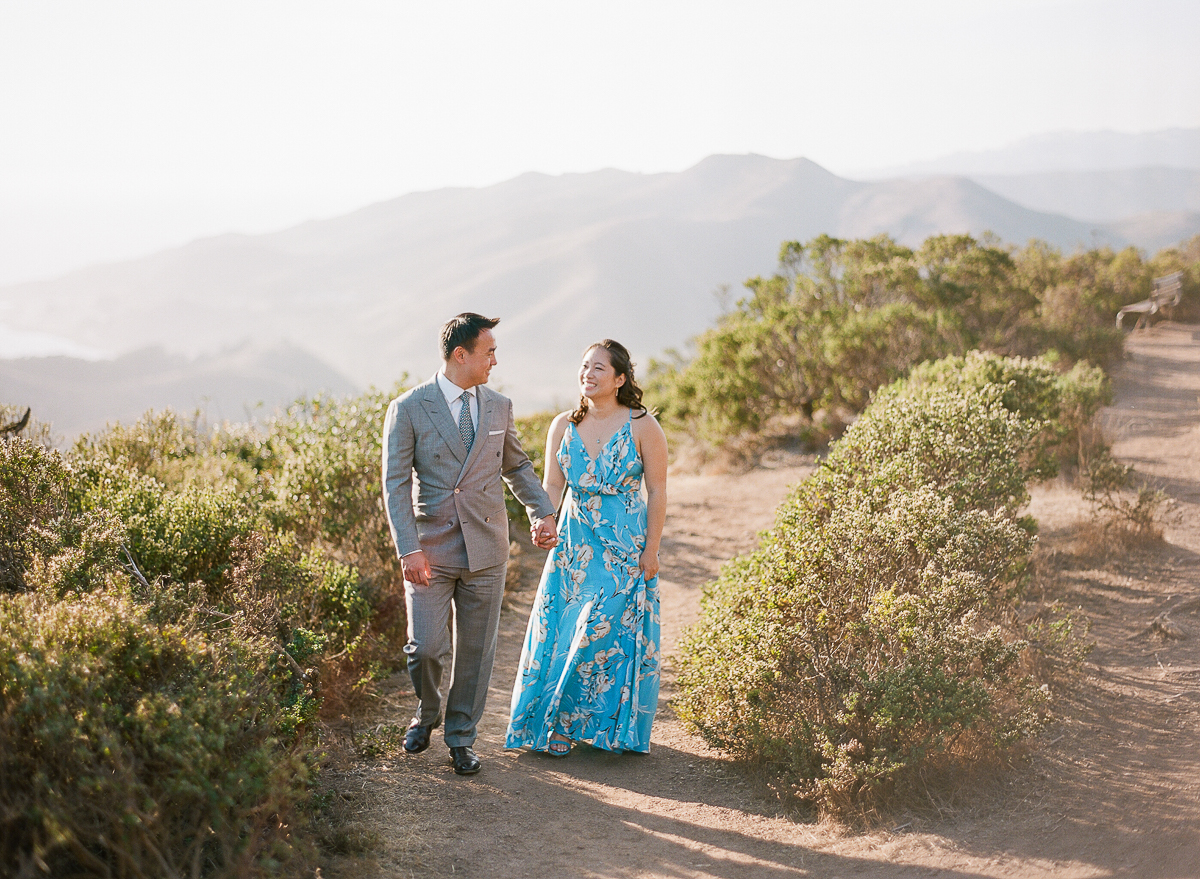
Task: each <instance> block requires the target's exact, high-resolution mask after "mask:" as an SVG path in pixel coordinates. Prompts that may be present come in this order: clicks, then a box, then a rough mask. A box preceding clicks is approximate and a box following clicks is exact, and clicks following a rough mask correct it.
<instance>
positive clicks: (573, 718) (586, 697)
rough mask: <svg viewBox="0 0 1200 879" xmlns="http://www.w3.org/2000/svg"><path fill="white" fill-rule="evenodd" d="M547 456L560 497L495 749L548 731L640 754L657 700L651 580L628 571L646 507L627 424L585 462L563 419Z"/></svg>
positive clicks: (542, 740) (544, 742) (638, 549)
mask: <svg viewBox="0 0 1200 879" xmlns="http://www.w3.org/2000/svg"><path fill="white" fill-rule="evenodd" d="M555 457H556V458H557V459H558V463H559V466H560V467H562V471H563V473H564V474H565V475H566V477H567V485H568V486H569V487H570V489H571V494H570V499H569V500H568V502H567V504H566V505H564V507H563V513H562V521H561V522H560V523H559V526H558V546H557V547H556V548H555V550H554V551H553V552H552V553H551V554H550V556H549V557H547V559H546V567H545V568H544V569H543V570H542V580H541V583H540V584H539V585H538V591H537V597H536V598H535V599H534V604H533V612H532V613H531V614H530V617H529V628H528V630H527V631H526V633H525V646H524V648H523V649H522V651H521V665H520V668H519V669H518V670H517V681H516V685H515V686H514V688H513V696H512V708H511V715H510V719H509V723H508V736H507V738H506V741H505V747H508V748H519V747H521V746H529V747H531V748H533V749H534V750H537V751H545V750H547V749H548V744H549V741H550V735H551V733H553V732H556V731H557V732H559V733H561V734H563V735H565V736H566V737H567V738H569V739H573V740H574V741H577V742H589V743H591V744H592V745H593V746H594V747H597V748H603V749H605V750H608V751H641V752H646V751H649V750H650V726H651V724H652V723H653V722H654V711H655V709H656V708H657V707H658V683H659V652H658V646H659V611H658V578H657V577H654V578H653V579H651V580H646V579H645V578H644V577H643V576H642V572H641V569H640V568H639V567H638V563H639V561H640V560H641V555H642V549H643V548H644V547H645V545H646V504H645V501H643V500H642V496H641V491H640V489H641V484H642V460H641V458H640V457H638V454H637V447H636V445H635V444H634V440H633V430H632V428H631V426H630V422H628V421H626V422H625V424H623V425H622V426H621V428H620V429H619V430H618V431H617V432H616V433H615V434H614V435H613V436H612V438H610V439H609V441H608V444H607V445H606V446H605V447H604V448H603V449H602V450H601V452H600V454H599V455H597V456H596V458H595V459H594V460H593V459H592V458H591V457H590V456H589V455H588V453H587V449H586V448H585V447H584V444H583V440H581V439H580V438H579V433H578V432H577V431H576V429H575V425H574V424H570V423H569V424H568V425H567V430H566V433H565V434H564V435H563V440H562V443H561V444H560V445H559V448H558V453H557V455H556V456H555Z"/></svg>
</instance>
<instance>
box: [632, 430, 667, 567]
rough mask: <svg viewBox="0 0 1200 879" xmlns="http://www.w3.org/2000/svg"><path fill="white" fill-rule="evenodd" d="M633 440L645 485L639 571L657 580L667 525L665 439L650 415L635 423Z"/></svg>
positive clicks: (664, 435)
mask: <svg viewBox="0 0 1200 879" xmlns="http://www.w3.org/2000/svg"><path fill="white" fill-rule="evenodd" d="M633 423H634V425H635V426H636V427H635V431H634V439H635V440H637V445H638V453H639V454H640V455H641V456H642V471H643V473H642V478H643V480H644V481H645V485H646V547H645V549H644V550H643V551H642V560H641V568H642V573H643V574H644V575H645V577H646V579H650V578H651V577H656V576H658V550H659V544H660V543H661V542H662V533H663V525H664V524H665V523H666V521H667V436H666V434H664V433H663V429H662V427H661V426H660V425H659V423H658V421H657V420H655V418H654V416H653V415H649V414H647V415H645V416H643V417H642V418H637V419H635V420H634V422H633Z"/></svg>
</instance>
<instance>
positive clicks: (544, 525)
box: [529, 516, 558, 549]
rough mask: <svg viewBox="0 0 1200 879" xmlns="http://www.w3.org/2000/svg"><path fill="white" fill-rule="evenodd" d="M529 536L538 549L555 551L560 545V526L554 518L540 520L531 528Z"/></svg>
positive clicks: (548, 517)
mask: <svg viewBox="0 0 1200 879" xmlns="http://www.w3.org/2000/svg"><path fill="white" fill-rule="evenodd" d="M529 536H530V538H532V540H533V545H534V546H536V547H537V548H538V549H553V548H554V547H555V545H557V543H558V525H557V524H555V522H554V517H553V516H547V517H546V518H544V519H538V520H537V521H536V522H534V523H533V524H531V525H530V526H529Z"/></svg>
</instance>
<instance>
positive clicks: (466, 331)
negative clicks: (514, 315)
mask: <svg viewBox="0 0 1200 879" xmlns="http://www.w3.org/2000/svg"><path fill="white" fill-rule="evenodd" d="M498 323H500V318H498V317H484V316H483V315H482V314H476V313H475V312H473V311H464V312H463V313H462V314H458V315H455V316H454V317H452V318H450V320H448V321H446V325H445V326H444V327H442V359H443V360H449V359H450V355H451V354H453V353H454V349H455V348H458V347H463V348H466V349H467V350H468V351H469V352H471V353H472V354H473V353H475V340H476V339H478V338H479V334H480V333H482V332H483V331H484V330H490V329H491V328H492V327H494V326H495V325H496V324H498Z"/></svg>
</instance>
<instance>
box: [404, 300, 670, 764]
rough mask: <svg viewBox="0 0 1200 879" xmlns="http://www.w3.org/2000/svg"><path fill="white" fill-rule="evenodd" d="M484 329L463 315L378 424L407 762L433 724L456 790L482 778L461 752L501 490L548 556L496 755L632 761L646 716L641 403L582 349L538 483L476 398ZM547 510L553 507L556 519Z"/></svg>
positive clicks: (653, 506) (654, 458) (654, 635)
mask: <svg viewBox="0 0 1200 879" xmlns="http://www.w3.org/2000/svg"><path fill="white" fill-rule="evenodd" d="M498 323H499V319H498V318H485V317H483V316H482V315H478V314H472V313H466V314H460V315H458V316H457V317H455V318H453V319H452V320H450V321H449V322H448V323H447V324H446V325H445V326H444V327H443V328H442V335H441V353H442V368H441V369H440V370H439V371H438V373H437V374H436V375H435V376H434V377H433V378H432V379H430V380H429V381H427V382H425V383H424V384H421V385H418V386H417V387H415V388H413V389H412V390H410V391H408V392H407V393H405V394H404V395H402V396H400V397H398V398H397V399H395V400H393V401H392V402H391V404H390V405H389V406H388V411H387V417H386V419H385V421H384V433H383V495H384V503H385V506H386V510H387V517H388V523H389V525H390V528H391V532H392V539H393V541H394V542H395V544H396V552H397V553H398V554H399V556H400V559H401V565H402V567H403V570H404V597H405V604H406V607H407V610H408V642H407V644H406V645H405V647H404V652H405V653H406V654H407V656H408V671H409V674H410V675H411V676H412V682H413V688H414V689H415V691H416V695H417V699H418V707H417V716H416V717H414V718H413V720H412V723H411V724H409V727H408V731H407V733H406V734H405V740H404V749H405V750H406V751H408V752H409V753H413V754H415V753H419V752H421V751H424V750H425V749H426V748H427V747H429V739H430V736H431V734H432V732H433V730H434V729H436V728H437V727H438V726H439V725H440V724H443V723H444V724H445V733H444V735H445V740H446V744H447V745H448V746H449V748H450V759H451V762H452V763H453V765H454V771H455V772H456V773H458V774H459V775H473V774H474V773H476V772H478V771H479V765H480V764H479V758H478V756H477V755H476V754H475V752H474V750H473V748H472V746H473V745H474V743H475V738H476V734H477V733H476V727H477V726H478V724H479V721H480V718H481V717H482V716H483V709H484V704H485V701H486V698H487V691H488V683H489V681H490V679H491V674H492V663H493V660H494V658H495V655H496V640H497V633H498V629H499V624H500V606H501V603H502V602H503V599H504V579H505V572H506V569H507V565H508V517H507V514H506V512H505V507H504V488H503V484H502V481H503V483H507V484H508V486H509V488H510V489H511V490H512V492H513V494H514V495H515V496H516V498H517V500H519V501H520V502H521V503H522V504H524V505H525V507H526V509H527V510H528V511H529V518H530V522H532V526H531V531H532V535H533V540H534V543H535V544H536V545H537V546H539V547H540V548H542V549H548V550H551V552H550V554H549V556H548V557H547V559H546V565H545V567H544V569H543V570H542V578H541V582H540V583H539V585H538V591H537V596H536V598H535V599H534V605H533V611H532V613H531V615H530V618H529V626H528V630H527V631H526V634H525V644H524V647H523V649H522V651H521V662H520V667H519V668H518V671H517V680H516V683H515V685H514V688H513V695H512V707H511V714H510V717H509V723H508V732H507V736H506V740H505V746H506V747H509V748H519V747H529V748H531V749H533V750H535V751H539V752H542V753H545V754H548V755H551V756H555V757H565V756H566V755H567V754H568V753H570V750H571V747H572V744H573V743H575V742H585V743H588V744H590V745H592V746H593V747H596V748H602V749H605V750H609V751H637V752H645V751H648V750H649V749H650V727H651V724H652V723H653V720H654V711H655V708H656V707H657V704H658V685H659V600H658V549H659V541H660V540H661V538H662V530H663V522H664V520H665V518H666V475H667V441H666V437H665V436H664V434H663V431H662V428H661V427H660V426H659V424H658V422H657V421H656V420H655V419H654V416H653V415H652V414H650V413H649V412H648V411H647V410H646V407H645V406H643V405H642V402H641V398H642V391H641V389H640V388H639V387H638V386H637V384H636V383H635V381H634V377H633V364H632V363H631V362H630V359H629V352H628V351H626V350H625V348H624V346H622V345H621V344H619V343H618V342H614V341H612V340H611V339H605V340H604V341H602V342H597V343H596V344H594V345H592V346H590V347H589V348H588V349H587V351H585V352H584V356H583V362H582V364H581V365H580V368H579V387H580V400H579V406H578V407H577V408H576V409H574V410H571V411H568V412H563V413H561V414H559V415H558V416H557V417H555V419H554V421H553V422H552V423H551V425H550V429H549V432H548V434H547V437H546V473H545V478H544V479H543V480H542V482H541V484H539V483H538V480H537V474H536V473H535V471H534V468H533V464H532V463H531V462H530V461H529V458H528V457H527V456H526V454H525V452H524V450H523V449H522V448H521V443H520V440H519V439H518V437H517V433H516V427H515V424H514V421H513V413H512V402H511V401H510V400H509V399H508V398H507V397H504V396H502V395H500V394H498V393H496V392H495V391H492V390H490V389H489V388H487V387H486V385H487V380H488V377H489V375H490V373H491V369H492V367H493V366H495V365H496V342H495V337H494V336H493V334H492V329H493V328H494V327H495V326H496V324H498ZM414 479H415V481H416V485H417V488H416V491H415V492H414V491H413V483H414ZM643 481H644V482H645V487H646V492H645V499H644V500H643V497H642V493H641V487H642V483H643ZM552 498H562V499H563V501H562V503H561V505H560V507H559V508H558V509H557V510H556V509H555V504H554V500H552ZM452 614H453V627H452V625H451V617H452ZM452 632H453V633H454V634H455V636H454V637H452ZM451 678H452V681H451ZM446 685H449V690H448V691H446V690H445V687H446Z"/></svg>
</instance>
